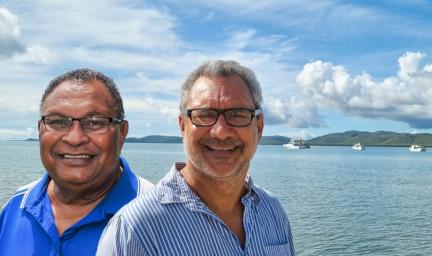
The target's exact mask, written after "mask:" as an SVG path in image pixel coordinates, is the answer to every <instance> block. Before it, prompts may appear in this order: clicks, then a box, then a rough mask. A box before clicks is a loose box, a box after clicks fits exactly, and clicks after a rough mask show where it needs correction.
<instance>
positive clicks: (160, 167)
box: [0, 141, 432, 256]
mask: <svg viewBox="0 0 432 256" xmlns="http://www.w3.org/2000/svg"><path fill="white" fill-rule="evenodd" d="M122 154H123V156H124V157H125V158H126V159H127V160H128V162H129V164H130V166H131V167H132V168H133V169H134V170H135V172H136V173H138V174H139V175H141V176H143V177H145V178H147V179H149V180H150V181H152V182H157V181H158V180H159V179H160V178H162V177H163V176H164V175H165V173H166V172H167V171H168V170H169V168H170V167H171V165H172V164H173V162H174V161H182V160H184V159H185V156H184V153H183V148H182V145H181V144H133V143H128V144H126V145H125V147H124V149H123V153H122ZM431 163H432V152H431V151H427V152H425V153H412V152H409V150H408V148H378V147H377V148H373V147H368V148H366V150H365V151H354V150H352V149H351V147H312V148H311V149H305V150H287V149H284V148H283V147H282V146H259V147H258V150H257V153H256V155H255V157H254V159H253V161H252V163H251V166H250V173H251V176H252V177H253V180H254V182H255V183H256V184H258V185H259V186H261V187H264V188H266V189H267V190H269V191H271V192H272V193H273V194H274V195H275V196H276V197H278V198H279V199H280V201H281V203H282V205H283V207H284V208H285V210H286V212H287V214H288V216H289V219H290V222H291V227H292V232H293V236H294V242H295V247H296V250H297V253H298V255H305V256H306V255H349V256H351V255H379V256H381V255H432V202H431V201H432V168H431ZM44 172H45V171H44V168H43V166H42V164H41V162H40V158H39V148H38V142H18V141H7V142H6V141H3V142H0V175H1V179H0V204H1V205H3V204H4V203H5V202H6V201H7V199H8V198H9V197H10V196H11V195H12V194H13V192H14V190H15V189H16V188H18V187H19V186H21V185H23V184H26V183H28V182H30V181H32V180H35V179H37V178H39V177H40V176H41V175H42V174H43V173H44Z"/></svg>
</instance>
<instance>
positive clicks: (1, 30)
mask: <svg viewBox="0 0 432 256" xmlns="http://www.w3.org/2000/svg"><path fill="white" fill-rule="evenodd" d="M20 34H21V32H20V29H19V24H18V17H17V16H16V15H15V14H13V13H11V12H10V11H9V10H8V9H6V8H5V7H1V6H0V56H1V55H3V56H12V55H13V54H15V53H17V52H20V51H22V50H23V49H22V46H21V45H20V43H19V40H18V39H19V36H20Z"/></svg>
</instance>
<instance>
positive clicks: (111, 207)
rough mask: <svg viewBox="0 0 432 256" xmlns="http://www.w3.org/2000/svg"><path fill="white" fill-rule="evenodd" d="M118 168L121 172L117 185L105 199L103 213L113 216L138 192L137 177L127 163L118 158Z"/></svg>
mask: <svg viewBox="0 0 432 256" xmlns="http://www.w3.org/2000/svg"><path fill="white" fill-rule="evenodd" d="M120 166H121V167H122V169H123V171H122V174H121V176H120V179H119V180H118V181H117V184H115V185H114V188H113V189H112V190H111V191H110V192H109V193H108V195H107V196H106V197H105V199H104V201H105V212H106V213H110V214H114V213H116V212H117V211H118V210H119V209H120V208H121V207H123V206H124V205H125V204H127V203H128V202H130V201H131V200H132V199H134V198H135V197H136V196H137V194H138V192H137V187H138V181H137V177H136V176H135V175H134V174H133V173H132V171H131V169H130V167H129V165H128V163H127V162H126V160H125V159H124V158H122V157H120Z"/></svg>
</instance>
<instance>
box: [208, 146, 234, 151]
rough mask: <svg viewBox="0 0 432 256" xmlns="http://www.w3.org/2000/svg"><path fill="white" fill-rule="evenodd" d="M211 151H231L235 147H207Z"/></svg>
mask: <svg viewBox="0 0 432 256" xmlns="http://www.w3.org/2000/svg"><path fill="white" fill-rule="evenodd" d="M208 147H209V148H210V149H211V150H217V151H232V150H234V149H235V147H229V148H227V147H215V146H208Z"/></svg>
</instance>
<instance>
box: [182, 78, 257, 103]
mask: <svg viewBox="0 0 432 256" xmlns="http://www.w3.org/2000/svg"><path fill="white" fill-rule="evenodd" d="M187 105H188V107H208V108H221V109H222V108H251V107H252V108H253V106H254V103H253V99H252V96H251V93H250V91H249V88H248V87H247V85H246V83H245V82H244V81H243V79H241V78H240V77H239V76H237V75H232V76H227V77H225V76H215V77H205V76H202V77H200V78H198V79H197V80H196V81H195V83H194V84H193V86H192V88H191V90H190V93H189V102H188V104H187Z"/></svg>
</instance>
